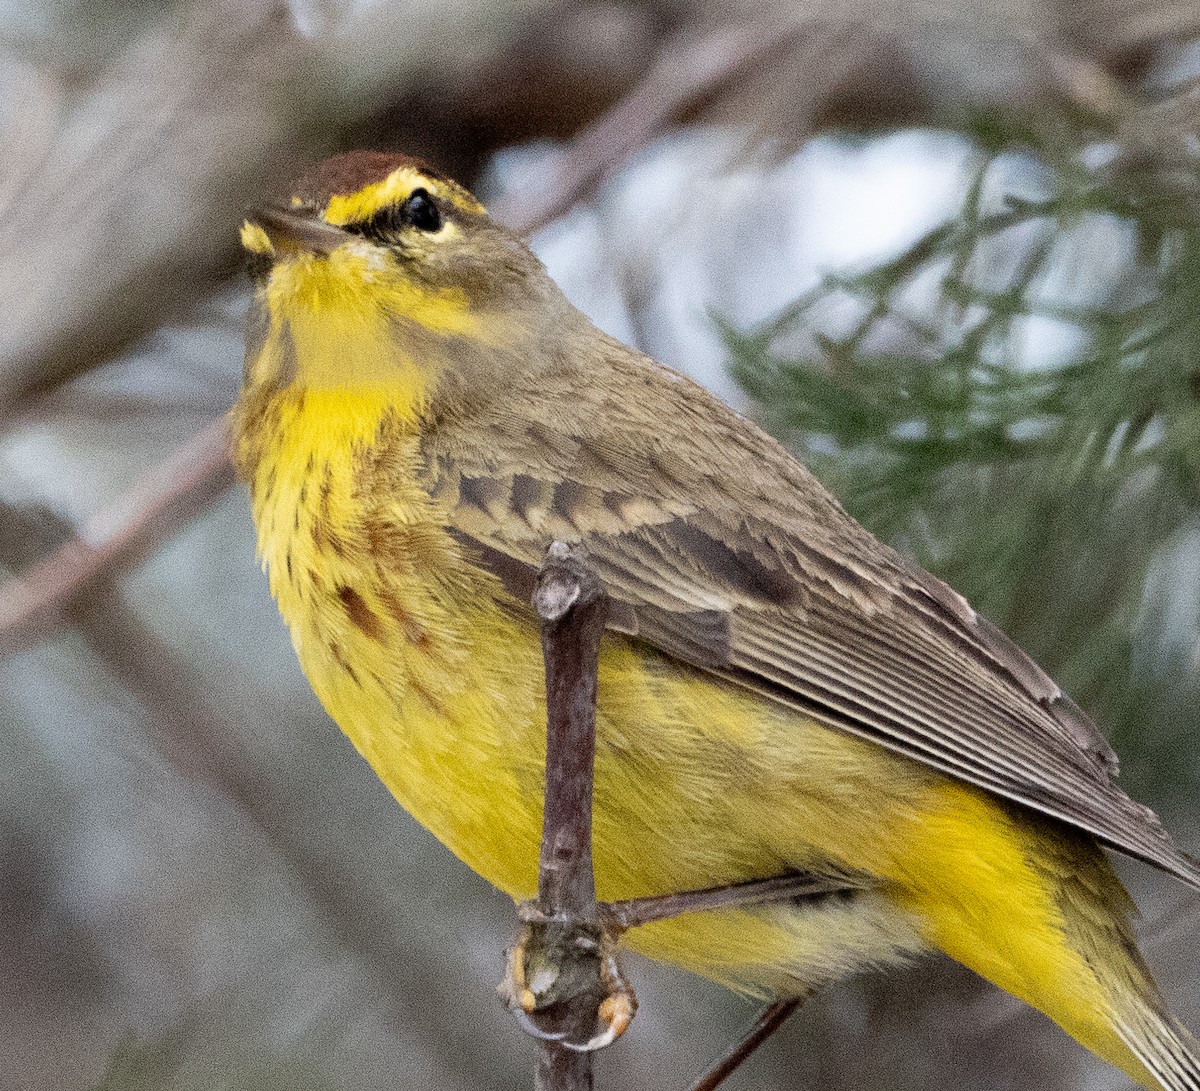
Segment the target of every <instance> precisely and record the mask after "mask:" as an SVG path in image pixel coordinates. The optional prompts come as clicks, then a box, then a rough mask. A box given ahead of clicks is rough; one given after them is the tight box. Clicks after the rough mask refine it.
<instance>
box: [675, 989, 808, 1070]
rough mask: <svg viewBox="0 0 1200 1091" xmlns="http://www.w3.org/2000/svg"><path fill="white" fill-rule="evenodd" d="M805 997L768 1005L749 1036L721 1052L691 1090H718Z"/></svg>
mask: <svg viewBox="0 0 1200 1091" xmlns="http://www.w3.org/2000/svg"><path fill="white" fill-rule="evenodd" d="M804 999H805V998H804V997H803V996H793V997H790V998H789V999H787V1000H776V1001H775V1002H774V1003H771V1004H768V1005H767V1006H766V1007H765V1008H763V1010H762V1011H761V1012H760V1013H759V1016H758V1018H757V1019H756V1020H755V1021H754V1026H752V1027H751V1028H750V1030H749V1032H748V1033H747V1034H746V1036H745V1037H744V1038H742V1039H741V1041H739V1042H737V1043H735V1044H734V1045H733V1046H732V1047H731V1048H730V1049H729V1050H728V1051H726V1052H725V1053H724V1054H722V1056H721V1057H720V1058H718V1059H717V1061H716V1062H715V1063H714V1064H713V1066H712V1067H711V1068H710V1069H709V1070H708V1071H707V1072H705V1073H704V1075H703V1076H701V1077H700V1079H698V1080H697V1081H696V1082H695V1083H694V1084H692V1086H691V1087H689V1088H688V1091H715V1088H717V1087H719V1086H720V1085H721V1084H722V1083H724V1082H725V1081H726V1080H727V1079H728V1078H729V1077H730V1076H732V1075H733V1074H734V1072H736V1071H737V1070H738V1069H739V1068H741V1066H742V1064H743V1062H744V1061H746V1060H747V1059H748V1058H749V1057H750V1056H751V1055H752V1054H753V1053H754V1052H755V1050H757V1049H758V1047H759V1046H761V1045H762V1044H763V1043H764V1042H765V1041H766V1040H767V1039H768V1038H770V1037H771V1035H772V1034H774V1033H775V1032H776V1031H777V1030H778V1029H779V1028H780V1027H781V1026H783V1024H784V1023H786V1022H787V1021H788V1020H789V1019H790V1018H791V1017H792V1014H793V1013H794V1012H795V1011H796V1009H797V1008H798V1007H800V1005H801V1004H803V1003H804Z"/></svg>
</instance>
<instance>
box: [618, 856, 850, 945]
mask: <svg viewBox="0 0 1200 1091" xmlns="http://www.w3.org/2000/svg"><path fill="white" fill-rule="evenodd" d="M861 889H863V886H862V884H861V883H858V882H856V881H855V880H853V879H850V878H844V877H842V876H837V877H832V876H829V875H817V874H813V873H810V872H807V871H794V872H788V873H786V874H784V875H775V876H773V877H772V878H770V879H753V880H751V881H749V882H745V883H730V884H728V885H726V886H712V887H707V888H705V889H703V890H685V891H681V892H679V893H676V894H661V895H658V896H656V897H651V898H630V899H629V900H628V901H622V902H606V903H604V904H603V905H602V906H601V912H602V914H603V916H604V918H605V920H606V921H607V922H608V924H609V925H610V927H612V928H614V929H616V930H617V931H622V932H623V931H625V930H626V929H629V928H636V927H637V926H638V925H639V924H650V923H651V922H652V921H661V920H666V919H667V918H668V917H678V916H679V915H680V914H682V913H703V912H706V911H708V910H711V909H744V908H746V907H748V906H753V905H766V904H768V903H771V902H786V901H792V900H800V899H804V898H821V897H824V896H825V895H828V894H839V893H842V892H844V891H847V890H861Z"/></svg>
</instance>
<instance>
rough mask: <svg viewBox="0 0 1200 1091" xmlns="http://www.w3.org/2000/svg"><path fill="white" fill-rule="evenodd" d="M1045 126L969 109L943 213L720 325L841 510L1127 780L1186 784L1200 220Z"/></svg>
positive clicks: (750, 381)
mask: <svg viewBox="0 0 1200 1091" xmlns="http://www.w3.org/2000/svg"><path fill="white" fill-rule="evenodd" d="M1049 128H1050V126H1043V127H1042V131H1041V132H1040V133H1039V132H1035V131H1033V130H1031V129H1028V128H1027V129H1025V130H1023V131H1022V130H1016V129H1014V128H1012V127H1009V126H1004V127H1001V126H996V125H994V124H989V125H987V126H980V127H979V128H978V129H977V130H976V131H975V132H974V133H973V134H972V139H973V140H974V144H975V148H976V153H975V155H974V157H973V162H972V166H971V170H970V177H969V178H968V179H967V181H966V184H965V185H964V187H963V191H962V200H961V204H960V206H959V207H958V208H957V209H955V210H954V211H953V214H952V215H951V216H950V217H949V218H948V219H947V220H946V222H944V223H943V224H940V225H939V226H937V227H935V228H934V229H932V230H930V231H928V232H927V233H926V234H924V235H923V236H922V237H920V238H919V239H918V240H917V241H916V242H914V243H913V244H912V245H911V246H910V247H908V249H907V250H905V251H904V252H903V253H902V254H900V255H898V256H896V257H894V258H892V259H890V260H888V261H885V262H883V263H881V264H879V265H877V266H875V267H873V268H869V269H865V270H861V271H858V272H855V273H852V274H837V275H831V276H828V277H826V278H825V279H824V280H823V281H822V282H821V283H820V284H819V285H818V286H817V287H816V288H815V289H814V290H812V291H811V292H808V293H806V294H805V295H804V296H803V297H802V298H800V299H798V300H796V301H795V302H794V303H793V304H792V305H791V306H789V307H788V308H787V309H786V311H784V312H783V313H781V314H778V315H777V316H775V317H774V318H773V319H772V320H771V321H770V322H768V323H766V324H764V325H763V326H761V327H759V328H757V329H753V330H737V329H735V328H734V327H733V326H732V325H730V324H729V323H724V324H723V326H722V329H723V333H724V336H725V338H726V342H727V345H728V348H729V352H730V356H731V367H732V370H733V373H734V375H735V377H736V378H737V379H738V381H739V382H740V383H741V384H742V386H743V387H744V389H745V390H746V391H747V392H748V393H749V394H750V395H751V397H752V398H753V399H754V401H755V403H756V404H757V406H758V407H759V410H760V412H761V415H762V417H763V419H764V422H765V423H766V424H767V425H768V426H769V427H771V428H773V429H774V430H775V431H776V433H777V434H779V435H781V436H782V437H784V438H785V439H786V440H788V441H789V442H791V443H792V444H794V445H795V446H796V447H797V449H798V450H799V452H800V453H801V455H802V457H804V459H805V460H806V461H807V462H808V464H809V465H810V466H811V467H812V468H813V470H814V471H815V472H816V473H817V474H818V475H819V476H820V477H821V478H822V479H823V480H824V481H825V483H826V484H827V485H829V486H830V488H831V489H832V490H833V491H834V492H835V493H836V494H837V495H838V496H839V497H841V498H842V500H843V501H844V502H845V504H846V505H847V507H848V508H849V509H850V510H851V511H852V513H853V514H854V515H855V516H856V517H857V518H858V519H860V520H861V521H862V522H863V523H865V524H866V525H867V526H868V527H870V528H871V529H872V530H873V531H874V532H875V533H876V534H878V535H880V536H881V537H883V538H884V539H886V540H888V541H890V542H892V543H893V544H894V545H896V546H897V547H898V548H900V549H902V550H904V551H906V552H907V553H909V554H911V555H913V556H915V557H916V558H917V559H918V560H919V561H920V562H921V563H922V564H923V565H925V566H926V567H928V568H930V569H931V570H932V571H934V572H936V573H938V574H939V575H940V576H942V577H943V578H944V579H946V580H947V581H949V582H950V583H951V584H952V585H953V586H955V587H956V588H958V589H959V590H961V591H962V592H963V593H964V594H966V595H967V596H968V597H969V598H970V599H971V601H972V602H973V603H974V604H975V605H976V606H977V607H978V608H979V609H980V610H981V611H982V612H983V613H985V614H987V615H988V616H990V617H991V618H992V619H993V620H994V621H996V622H997V623H998V624H999V625H1001V627H1003V628H1004V629H1006V630H1007V631H1008V632H1009V633H1010V634H1011V635H1012V636H1013V637H1014V638H1015V639H1017V640H1018V642H1020V643H1021V644H1022V645H1024V646H1025V647H1026V648H1027V649H1028V650H1029V651H1030V652H1031V653H1032V654H1033V655H1034V656H1035V657H1036V658H1037V659H1038V660H1039V661H1040V662H1042V663H1043V664H1044V665H1045V666H1046V667H1047V668H1048V669H1049V670H1050V671H1051V673H1052V674H1054V675H1055V676H1056V677H1057V678H1058V679H1059V681H1060V683H1061V684H1062V685H1063V687H1064V688H1065V689H1067V690H1068V691H1069V692H1071V693H1072V694H1073V695H1074V696H1075V697H1076V698H1077V699H1078V700H1080V702H1081V703H1083V704H1084V705H1085V707H1087V708H1089V710H1090V711H1091V712H1092V713H1093V714H1094V715H1095V716H1096V717H1097V719H1098V720H1099V721H1100V722H1101V723H1102V724H1103V725H1104V727H1105V728H1106V730H1108V732H1109V733H1110V735H1112V736H1113V737H1114V739H1115V741H1116V742H1117V744H1118V749H1120V750H1121V751H1122V752H1123V753H1125V754H1126V756H1132V755H1133V754H1136V755H1137V757H1136V759H1135V760H1133V761H1130V762H1129V765H1130V768H1131V773H1130V775H1128V776H1127V777H1126V778H1125V784H1126V787H1127V788H1128V789H1131V790H1136V789H1138V788H1139V786H1140V787H1142V788H1143V789H1157V790H1158V791H1156V792H1155V793H1154V794H1158V792H1161V791H1162V790H1165V789H1175V790H1176V791H1181V790H1182V789H1183V788H1184V787H1185V786H1186V785H1187V784H1188V783H1189V781H1190V780H1193V779H1194V777H1195V773H1196V763H1195V762H1194V761H1192V760H1191V758H1190V756H1189V755H1190V754H1191V750H1192V749H1194V748H1189V747H1187V746H1186V745H1185V742H1186V739H1187V738H1188V737H1189V736H1190V737H1193V738H1194V737H1195V732H1196V729H1197V726H1198V724H1197V715H1196V713H1195V712H1194V711H1193V709H1194V708H1195V707H1196V697H1197V696H1198V694H1197V689H1198V688H1200V687H1198V686H1197V683H1196V681H1195V677H1196V675H1197V673H1198V672H1197V670H1196V667H1197V662H1196V658H1197V648H1198V647H1200V641H1198V635H1197V632H1196V628H1197V626H1196V618H1195V613H1194V610H1191V611H1190V610H1189V608H1188V604H1189V603H1192V602H1194V598H1195V595H1196V589H1195V588H1194V586H1192V585H1191V584H1190V582H1189V581H1188V579H1187V572H1186V568H1187V566H1186V564H1185V565H1183V566H1182V567H1181V566H1180V564H1179V563H1178V562H1179V558H1180V557H1186V556H1189V555H1191V554H1194V553H1195V548H1196V545H1197V543H1200V519H1198V518H1197V516H1198V507H1200V399H1198V396H1200V227H1198V223H1197V219H1196V217H1195V216H1194V215H1193V213H1192V211H1191V208H1190V202H1189V200H1188V199H1187V194H1186V193H1184V192H1182V191H1180V190H1178V189H1175V188H1173V187H1172V184H1171V182H1170V180H1169V179H1166V178H1165V177H1162V176H1154V175H1153V174H1151V173H1149V172H1146V171H1141V172H1135V170H1134V169H1133V167H1131V166H1130V165H1129V164H1127V163H1125V162H1124V161H1122V160H1121V159H1120V157H1119V155H1117V154H1116V152H1115V151H1114V149H1113V147H1112V146H1107V145H1103V144H1100V143H1097V142H1096V141H1095V139H1094V137H1090V138H1089V139H1088V140H1084V139H1083V138H1077V140H1076V141H1075V142H1074V143H1072V141H1071V140H1070V139H1069V138H1067V139H1064V132H1066V133H1068V134H1069V133H1070V132H1071V131H1072V130H1071V128H1070V127H1066V126H1055V127H1054V132H1053V134H1052V136H1050V135H1047V134H1046V130H1047V129H1049ZM1097 161H1104V165H1099V166H1098V165H1096V163H1097ZM1189 544H1190V546H1191V547H1192V548H1191V549H1190V550H1189V549H1188V546H1189ZM1180 754H1183V755H1184V760H1182V761H1181V760H1180ZM1171 755H1173V756H1171ZM1135 767H1136V770H1137V771H1136V772H1133V771H1132V770H1133V769H1134V768H1135ZM1149 778H1153V779H1154V780H1155V781H1156V783H1155V784H1153V785H1151V784H1148V783H1147V780H1148V779H1149Z"/></svg>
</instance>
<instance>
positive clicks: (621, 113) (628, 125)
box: [492, 23, 798, 233]
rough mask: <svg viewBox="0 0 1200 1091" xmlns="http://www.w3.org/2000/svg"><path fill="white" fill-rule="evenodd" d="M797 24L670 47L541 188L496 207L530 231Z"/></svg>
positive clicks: (727, 31)
mask: <svg viewBox="0 0 1200 1091" xmlns="http://www.w3.org/2000/svg"><path fill="white" fill-rule="evenodd" d="M797 33H798V32H797V29H796V27H795V26H794V25H792V26H786V25H781V26H766V25H762V24H758V23H739V24H735V25H732V26H726V27H722V28H721V29H719V30H717V31H715V32H713V33H711V34H708V35H706V36H705V37H702V38H700V39H698V40H697V39H690V40H683V41H680V42H677V43H676V44H675V46H674V47H673V48H668V49H666V50H664V51H663V53H662V55H661V56H660V57H659V59H658V60H657V61H656V62H655V63H654V65H653V67H652V68H651V69H650V72H649V73H648V74H647V75H646V77H645V78H644V79H643V80H642V81H641V83H639V84H638V86H637V87H635V88H634V90H633V91H632V92H631V93H630V94H629V95H627V96H626V97H625V98H623V99H622V100H621V101H620V102H618V103H617V104H616V106H614V107H613V108H612V109H611V110H609V111H608V112H607V113H605V114H603V115H601V117H600V118H598V119H597V120H596V121H595V122H593V123H592V124H591V125H589V126H588V127H587V128H586V129H584V130H583V132H582V133H580V134H579V135H578V136H577V137H576V138H575V139H574V140H573V141H572V142H571V143H570V144H569V145H568V146H567V147H566V148H564V149H563V150H562V151H561V152H559V154H558V155H557V156H555V157H554V158H553V159H552V160H551V162H550V163H549V164H547V166H546V167H545V169H544V174H543V176H544V177H545V178H547V179H548V181H547V182H546V183H545V184H544V185H542V186H541V187H540V190H539V193H535V194H514V195H512V196H509V197H506V198H503V199H501V200H499V201H496V202H494V204H493V206H492V214H493V215H494V216H495V217H496V218H497V219H498V220H500V221H501V222H503V223H507V224H508V225H509V226H511V227H512V228H513V229H514V230H516V231H522V232H525V233H531V232H533V231H536V230H538V228H540V227H544V226H545V225H546V224H548V223H550V222H552V221H553V220H556V219H558V217H560V216H562V215H563V214H564V213H566V212H568V211H569V210H570V209H571V207H572V206H573V205H575V204H576V203H577V202H579V201H580V200H582V199H583V198H584V197H586V196H587V195H588V194H589V193H591V192H592V191H593V190H594V189H595V188H596V187H597V186H598V185H599V184H600V183H601V182H603V181H604V179H605V178H606V177H608V176H609V175H611V174H612V173H613V172H614V171H615V170H616V169H617V168H618V167H620V166H621V164H622V163H624V162H625V160H627V159H628V158H629V156H630V155H632V154H633V153H634V152H635V151H637V150H638V149H639V148H641V147H644V146H645V145H646V144H648V143H649V142H650V141H651V140H653V139H654V138H655V137H656V136H658V135H659V134H660V133H661V132H663V130H664V129H666V127H667V126H668V125H669V124H670V123H671V122H672V121H674V120H677V119H678V118H679V117H681V116H682V115H683V114H685V113H687V112H688V111H690V110H692V109H695V108H696V107H698V106H700V105H701V104H702V103H703V102H704V101H705V100H706V99H708V98H710V97H711V96H712V95H713V94H715V93H716V92H717V91H719V90H721V89H723V88H725V87H727V86H728V85H730V84H731V83H734V82H736V81H737V80H738V79H740V78H742V77H743V76H745V75H747V74H748V73H749V72H750V71H751V70H753V68H754V67H755V66H756V65H759V64H761V63H762V62H763V61H765V60H766V59H767V58H768V57H770V56H771V55H772V54H773V53H774V52H775V51H776V50H777V49H779V48H781V47H782V46H783V45H784V44H786V43H787V42H788V41H789V40H791V39H792V38H793V37H794V36H795V35H796V34H797Z"/></svg>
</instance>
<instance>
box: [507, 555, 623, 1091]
mask: <svg viewBox="0 0 1200 1091" xmlns="http://www.w3.org/2000/svg"><path fill="white" fill-rule="evenodd" d="M533 605H534V609H535V610H536V611H537V615H538V618H539V619H540V620H541V630H542V655H543V658H544V660H545V665H546V787H545V810H544V812H543V819H542V847H541V855H540V857H539V860H538V897H537V903H536V906H535V910H536V915H537V919H536V920H535V921H534V922H531V923H530V924H529V925H528V926H527V929H526V932H525V935H524V936H523V938H522V940H521V941H520V943H519V944H518V946H517V948H515V950H514V952H512V953H510V963H509V967H510V970H509V978H510V980H509V981H508V982H506V985H505V986H504V987H502V990H503V991H505V992H506V993H507V995H508V998H509V1004H510V1007H513V1008H514V1010H520V1011H523V1012H524V1013H525V1014H526V1015H527V1016H533V1015H534V1013H535V1012H536V1013H537V1014H538V1017H539V1023H538V1025H536V1026H530V1025H529V1024H528V1023H527V1024H526V1026H527V1029H531V1030H532V1031H533V1032H534V1033H535V1034H536V1035H537V1036H538V1037H539V1038H541V1044H540V1047H539V1053H538V1062H537V1071H536V1075H535V1078H534V1088H535V1091H590V1088H591V1086H592V1061H591V1053H590V1052H588V1051H585V1050H576V1049H571V1048H569V1046H568V1045H567V1044H565V1043H566V1041H567V1040H574V1041H586V1040H587V1039H588V1038H590V1037H591V1030H592V1027H594V1025H595V1021H596V1013H597V1010H598V1008H599V1006H600V1004H602V1003H603V1001H604V997H605V993H606V990H605V989H604V987H603V983H602V977H603V968H602V957H603V956H602V954H601V951H600V946H601V943H600V941H601V930H600V916H599V910H598V908H597V906H596V885H595V877H594V874H593V871H592V766H593V759H594V757H595V750H596V685H597V670H598V665H599V661H600V639H601V637H602V636H603V633H604V625H605V621H606V619H607V614H608V600H607V598H606V596H605V594H604V592H603V590H602V589H601V587H600V585H599V583H598V582H597V581H596V578H595V576H593V575H592V573H591V571H590V570H589V569H588V568H587V566H586V564H585V563H584V562H583V560H582V558H581V556H580V554H579V553H578V552H574V551H571V550H569V549H568V548H567V547H566V546H564V545H563V544H562V543H560V542H555V543H554V544H553V545H551V547H550V550H549V551H548V552H547V554H546V560H545V562H544V563H543V565H542V568H541V571H540V572H539V573H538V580H537V585H536V587H535V589H534V592H533Z"/></svg>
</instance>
